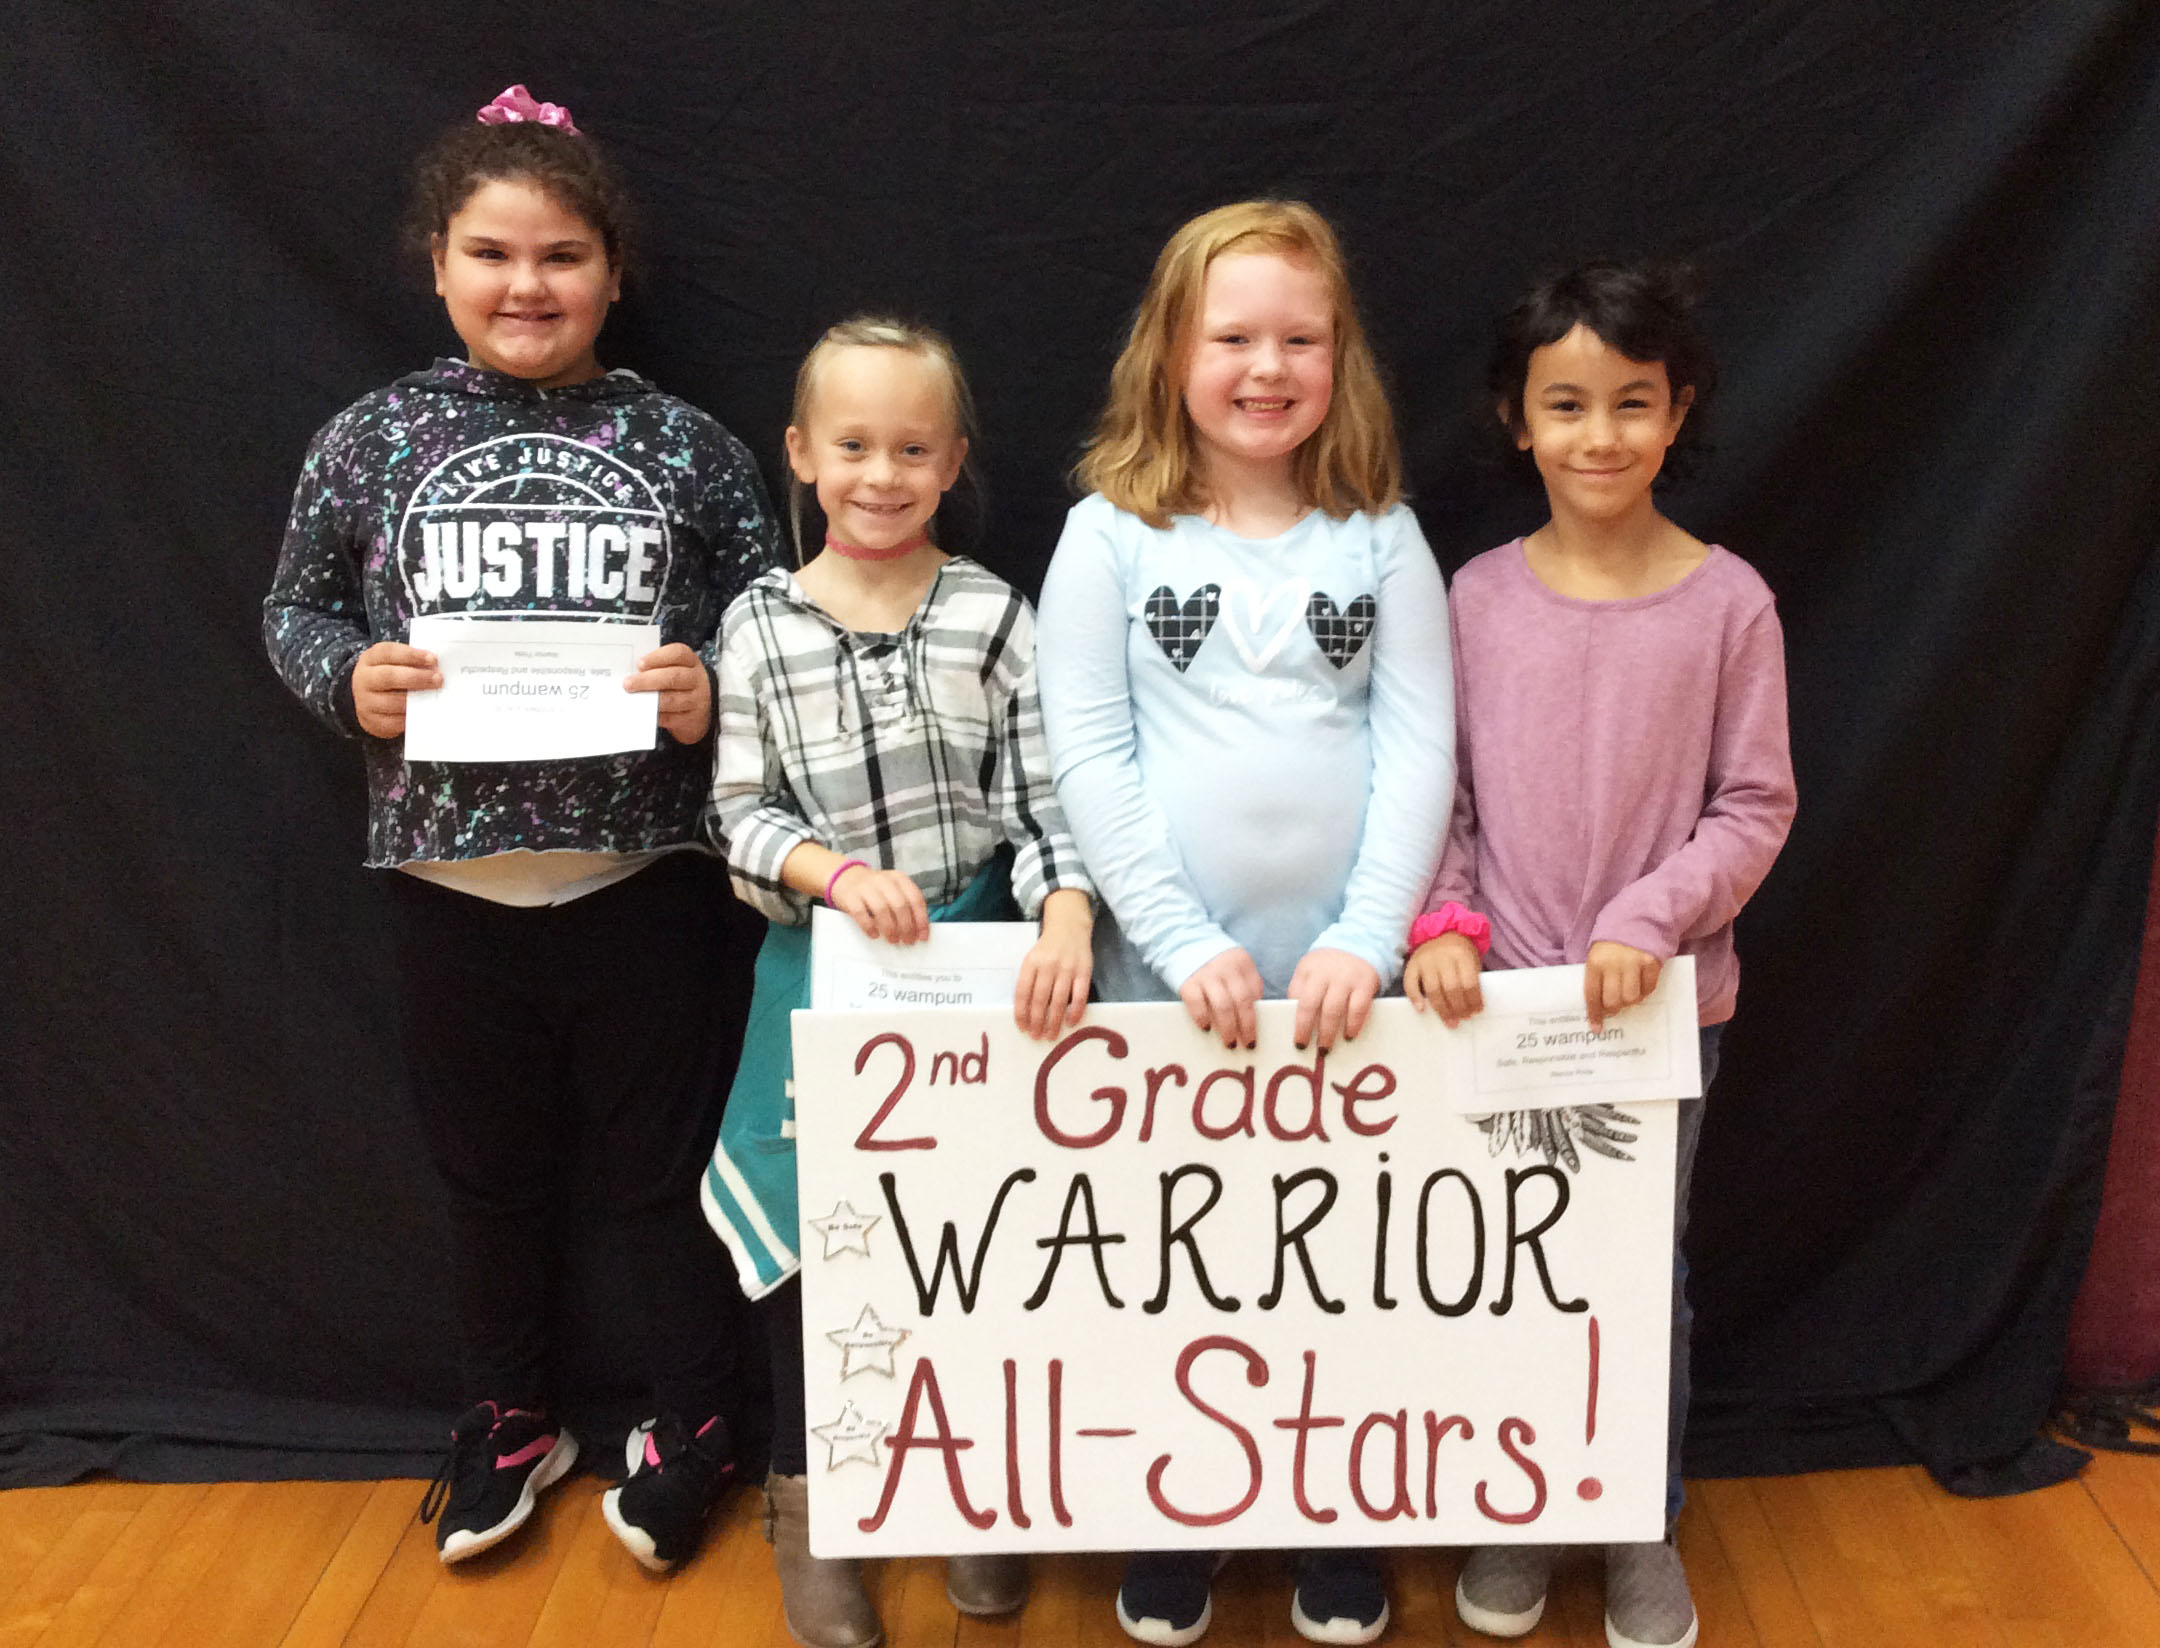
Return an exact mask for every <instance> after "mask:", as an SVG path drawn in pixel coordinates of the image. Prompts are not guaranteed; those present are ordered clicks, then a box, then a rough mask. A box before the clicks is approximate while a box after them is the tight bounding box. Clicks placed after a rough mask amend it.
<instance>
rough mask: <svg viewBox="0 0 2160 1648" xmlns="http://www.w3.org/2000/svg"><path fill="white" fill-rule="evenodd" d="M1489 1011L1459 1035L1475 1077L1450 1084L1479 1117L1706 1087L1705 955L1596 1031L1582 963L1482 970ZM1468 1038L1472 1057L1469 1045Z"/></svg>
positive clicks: (1666, 974)
mask: <svg viewBox="0 0 2160 1648" xmlns="http://www.w3.org/2000/svg"><path fill="white" fill-rule="evenodd" d="M1478 985H1479V987H1480V988H1481V989H1482V990H1483V991H1484V994H1485V1010H1484V1011H1483V1012H1482V1013H1479V1014H1478V1015H1477V1016H1476V1017H1475V1018H1472V1019H1468V1020H1466V1021H1465V1022H1464V1024H1463V1026H1462V1028H1461V1030H1459V1031H1458V1032H1457V1033H1456V1034H1455V1036H1453V1037H1451V1038H1449V1040H1450V1042H1451V1047H1450V1050H1449V1051H1450V1055H1451V1059H1452V1060H1453V1061H1459V1069H1460V1073H1461V1075H1462V1076H1463V1077H1466V1078H1467V1079H1463V1080H1458V1081H1456V1082H1453V1083H1451V1084H1450V1085H1449V1087H1448V1090H1447V1092H1448V1098H1449V1100H1450V1102H1451V1103H1452V1105H1453V1107H1454V1108H1455V1109H1456V1110H1458V1111H1462V1112H1465V1113H1469V1114H1473V1115H1475V1114H1479V1113H1483V1112H1489V1111H1495V1110H1537V1109H1545V1108H1547V1107H1550V1106H1553V1105H1569V1104H1626V1103H1629V1102H1631V1101H1639V1100H1646V1099H1684V1098H1694V1097H1695V1096H1696V1095H1698V1094H1700V1093H1701V1092H1702V1050H1701V1047H1700V1045H1699V1043H1698V1042H1697V1039H1696V1035H1695V958H1694V957H1693V956H1675V957H1674V958H1673V959H1672V960H1671V961H1668V962H1667V963H1666V964H1665V967H1664V970H1663V971H1662V972H1661V973H1659V975H1658V982H1657V988H1656V989H1655V990H1653V991H1652V992H1651V994H1650V999H1649V1000H1648V1001H1645V1002H1640V1003H1638V1004H1637V1005H1635V1006H1633V1007H1630V1008H1628V1009H1627V1010H1626V1011H1624V1012H1620V1013H1608V1014H1606V1015H1605V1022H1604V1024H1603V1025H1602V1026H1601V1027H1600V1028H1598V1029H1596V1030H1592V1029H1591V1028H1590V1018H1589V1015H1588V1014H1587V1013H1585V1012H1584V1011H1583V970H1582V969H1581V968H1580V967H1527V968H1522V969H1519V970H1515V971H1508V970H1500V971H1495V972H1490V973H1485V974H1483V975H1481V976H1480V977H1479V979H1478ZM1465 1041H1467V1042H1468V1044H1469V1045H1468V1057H1467V1058H1464V1056H1463V1051H1464V1049H1463V1043H1464V1042H1465Z"/></svg>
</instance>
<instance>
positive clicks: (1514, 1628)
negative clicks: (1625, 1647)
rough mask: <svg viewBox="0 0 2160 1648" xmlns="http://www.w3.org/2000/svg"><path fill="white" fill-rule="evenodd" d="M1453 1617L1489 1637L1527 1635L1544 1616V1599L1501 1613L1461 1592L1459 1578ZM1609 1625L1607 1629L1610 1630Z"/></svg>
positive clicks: (1461, 1586)
mask: <svg viewBox="0 0 2160 1648" xmlns="http://www.w3.org/2000/svg"><path fill="white" fill-rule="evenodd" d="M1455 1617H1456V1618H1458V1619H1460V1620H1461V1621H1462V1622H1463V1623H1464V1624H1465V1625H1467V1626H1469V1627H1470V1629H1471V1630H1473V1631H1482V1632H1483V1633H1484V1634H1485V1635H1486V1636H1489V1637H1521V1636H1528V1635H1529V1634H1530V1633H1531V1632H1532V1631H1535V1630H1536V1629H1537V1623H1538V1621H1539V1620H1541V1619H1543V1618H1544V1617H1545V1599H1544V1598H1543V1597H1539V1598H1538V1599H1537V1603H1536V1605H1535V1606H1533V1607H1529V1608H1525V1609H1523V1610H1522V1611H1521V1612H1520V1613H1515V1614H1503V1613H1499V1612H1497V1611H1495V1610H1494V1609H1491V1608H1480V1607H1479V1606H1478V1605H1477V1604H1476V1603H1474V1602H1472V1601H1471V1600H1470V1598H1469V1597H1468V1596H1466V1595H1465V1594H1464V1593H1463V1585H1462V1581H1461V1580H1460V1579H1457V1580H1456V1581H1455ZM1610 1629H1611V1628H1610V1626H1608V1627H1607V1630H1608V1631H1610Z"/></svg>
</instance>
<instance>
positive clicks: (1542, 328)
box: [1485, 258, 1717, 488]
mask: <svg viewBox="0 0 2160 1648" xmlns="http://www.w3.org/2000/svg"><path fill="white" fill-rule="evenodd" d="M1695 306H1696V280H1695V271H1694V270H1693V269H1692V268H1691V267H1689V266H1688V265H1686V264H1681V263H1651V262H1643V263H1622V262H1619V261H1616V260H1614V259H1611V258H1597V259H1593V260H1592V261H1591V262H1588V263H1584V264H1579V265H1578V266H1576V267H1575V268H1573V269H1570V270H1568V271H1566V272H1565V273H1564V274H1557V275H1549V276H1547V277H1546V278H1545V279H1543V280H1541V281H1539V282H1538V283H1537V284H1536V285H1535V286H1533V287H1532V288H1531V289H1530V290H1529V292H1528V293H1527V294H1526V295H1525V296H1524V297H1523V299H1522V301H1521V302H1520V303H1518V304H1516V305H1515V307H1514V308H1512V309H1510V310H1509V311H1508V312H1507V313H1506V314H1504V315H1502V316H1501V317H1500V319H1499V320H1498V321H1497V322H1496V323H1495V325H1494V328H1493V351H1492V359H1491V363H1490V364H1489V365H1488V366H1487V368H1486V372H1485V387H1486V392H1487V395H1488V397H1489V398H1488V399H1487V401H1486V422H1485V427H1486V428H1487V429H1492V428H1493V425H1492V422H1491V421H1490V420H1491V417H1492V413H1493V411H1494V410H1496V409H1497V411H1498V412H1499V422H1500V425H1501V427H1500V428H1499V429H1497V430H1494V435H1495V436H1496V437H1497V438H1499V439H1501V440H1503V441H1504V442H1505V459H1504V461H1505V462H1506V464H1507V467H1508V468H1509V469H1510V471H1511V472H1513V473H1514V474H1516V475H1518V476H1519V477H1521V478H1523V479H1526V480H1528V481H1530V482H1532V483H1535V482H1536V480H1537V466H1536V465H1535V464H1534V463H1533V462H1532V461H1531V458H1530V455H1529V454H1528V453H1527V452H1521V451H1518V450H1517V449H1516V447H1515V437H1516V436H1518V435H1520V434H1521V433H1522V430H1523V427H1524V425H1523V405H1522V402H1523V386H1524V384H1525V383H1526V382H1527V381H1528V379H1529V376H1530V357H1531V355H1532V354H1533V353H1535V352H1536V351H1537V350H1539V349H1542V348H1544V347H1545V346H1546V345H1547V344H1549V343H1558V342H1559V341H1560V340H1561V339H1562V338H1564V337H1566V336H1567V335H1568V333H1570V332H1571V331H1573V330H1574V329H1575V328H1576V327H1577V326H1578V325H1580V326H1587V327H1588V328H1589V329H1590V330H1591V331H1593V332H1595V333H1596V334H1597V335H1598V337H1599V338H1600V339H1601V340H1602V341H1603V342H1604V344H1605V346H1606V347H1607V348H1609V349H1614V350H1617V351H1618V352H1619V353H1621V354H1623V355H1625V356H1626V357H1627V358H1628V359H1629V360H1631V361H1645V362H1653V361H1654V362H1656V363H1657V364H1659V365H1661V366H1663V367H1664V368H1665V378H1666V381H1667V382H1668V383H1669V384H1670V385H1671V386H1672V394H1673V398H1674V399H1675V400H1678V399H1679V398H1680V397H1681V396H1682V394H1684V393H1686V392H1688V391H1693V396H1694V398H1693V400H1692V402H1691V403H1690V405H1689V408H1688V415H1687V419H1686V421H1685V422H1684V423H1682V424H1681V426H1680V433H1679V434H1678V435H1677V436H1675V437H1674V439H1673V444H1672V448H1671V450H1670V451H1669V452H1667V453H1666V456H1665V463H1664V465H1663V467H1662V468H1661V469H1660V470H1659V471H1658V477H1657V480H1656V482H1655V483H1653V484H1654V485H1655V486H1657V487H1659V488H1663V487H1665V486H1667V485H1668V484H1670V483H1672V482H1675V481H1683V480H1686V479H1687V478H1688V477H1689V476H1690V475H1692V474H1694V473H1695V471H1696V468H1697V467H1698V465H1699V463H1700V461H1701V459H1702V456H1703V455H1704V453H1705V452H1707V451H1708V445H1707V443H1706V441H1705V440H1704V431H1705V427H1706V426H1705V421H1704V417H1703V414H1704V412H1705V410H1706V409H1707V407H1708V405H1709V402H1710V398H1711V396H1712V395H1713V394H1714V393H1715V391H1716V389H1717V365H1716V363H1715V362H1714V361H1713V360H1712V359H1711V358H1710V344H1709V340H1708V339H1707V338H1705V337H1704V336H1703V333H1702V329H1701V327H1700V326H1699V325H1698V324H1697V322H1696V319H1695Z"/></svg>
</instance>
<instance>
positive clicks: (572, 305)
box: [434, 179, 622, 389]
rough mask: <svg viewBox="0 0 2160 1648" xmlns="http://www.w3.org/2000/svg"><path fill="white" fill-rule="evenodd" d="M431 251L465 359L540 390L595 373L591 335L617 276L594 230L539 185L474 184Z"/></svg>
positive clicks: (617, 290) (618, 287)
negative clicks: (523, 380)
mask: <svg viewBox="0 0 2160 1648" xmlns="http://www.w3.org/2000/svg"><path fill="white" fill-rule="evenodd" d="M434 252H435V291H436V294H437V295H438V296H439V297H441V299H442V300H443V307H444V308H446V309H447V310H448V311H449V312H450V324H451V326H452V327H454V328H455V329H456V331H457V335H458V336H459V338H461V339H462V340H463V341H464V344H465V353H466V359H468V360H469V361H471V362H472V364H473V365H475V366H484V367H487V368H488V369H489V370H490V371H494V372H503V373H507V374H508V375H509V376H511V377H513V378H523V379H525V380H526V381H527V382H529V383H532V384H535V385H537V386H538V387H539V388H542V389H558V388H561V387H562V386H563V385H564V384H570V383H583V382H584V381H585V380H586V379H588V378H596V377H598V376H599V375H600V363H599V361H598V360H597V359H596V358H595V356H594V354H593V340H594V339H595V338H597V337H598V336H599V335H600V324H601V322H602V321H604V320H606V319H607V312H608V305H609V304H611V303H613V302H614V301H615V300H616V299H617V298H618V297H620V296H621V295H622V282H621V278H620V276H619V275H618V273H617V271H616V270H615V269H613V268H612V267H610V265H609V263H608V260H607V253H606V250H605V247H604V246H603V244H602V241H601V238H600V235H599V232H598V231H597V230H595V229H594V228H593V226H592V225H591V224H589V223H587V222H586V221H585V220H584V219H583V218H582V217H580V216H578V215H577V214H576V213H575V212H572V211H570V210H568V209H566V208H565V207H563V206H561V205H560V204H558V203H557V202H556V200H555V198H554V197H553V196H552V195H550V194H548V193H547V191H546V190H544V189H541V188H539V187H538V186H537V185H535V184H532V183H527V182H522V181H518V180H514V179H497V180H496V181H494V182H490V183H483V184H481V185H480V187H479V188H477V189H475V190H474V191H473V192H472V193H471V194H470V195H469V196H467V197H466V200H465V204H464V205H462V206H461V207H459V208H458V209H457V211H456V212H454V213H452V214H451V217H450V222H449V225H448V227H447V229H446V230H445V232H444V233H443V234H442V235H441V236H439V237H438V238H437V240H436V242H435V248H434Z"/></svg>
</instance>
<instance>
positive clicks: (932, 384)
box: [787, 344, 968, 550]
mask: <svg viewBox="0 0 2160 1648" xmlns="http://www.w3.org/2000/svg"><path fill="white" fill-rule="evenodd" d="M967 451H968V443H967V437H966V436H964V435H962V434H961V433H960V430H959V424H958V419H957V416H956V414H955V411H954V406H953V393H952V385H951V383H950V382H948V381H947V379H946V375H945V369H944V367H943V366H941V365H940V364H939V363H938V362H937V361H936V360H935V359H933V358H932V357H930V356H929V355H926V354H921V353H918V352H916V351H915V350H912V349H900V348H888V347H884V346H881V345H880V346H870V345H859V344H841V345H837V346H833V347H829V348H828V349H827V350H826V351H825V352H824V354H823V357H822V358H821V359H820V360H819V361H818V362H817V364H816V367H815V370H814V376H813V378H812V387H811V391H810V402H809V415H808V417H807V418H805V420H804V421H803V422H802V423H800V424H790V425H789V426H788V432H787V452H788V466H789V467H790V468H791V469H793V470H794V472H795V478H796V479H797V480H799V481H801V482H802V483H803V485H805V486H807V487H810V488H812V489H814V490H815V491H816V493H817V501H818V507H819V508H820V509H822V510H824V512H825V526H826V530H827V531H828V532H829V533H830V534H831V535H832V536H833V537H835V538H837V539H839V540H840V541H841V542H842V543H846V544H853V545H855V546H857V547H858V548H862V549H870V550H879V549H892V548H894V547H896V546H898V545H900V544H904V543H906V542H908V541H909V540H910V539H912V538H915V537H918V536H920V535H921V534H922V532H923V531H924V529H925V528H927V527H928V526H929V524H930V517H931V516H933V515H935V514H936V513H937V507H938V502H939V500H940V499H942V498H943V497H944V496H945V493H946V491H947V490H948V489H949V488H950V487H951V486H952V484H953V482H954V481H956V480H958V479H959V478H960V465H961V464H962V463H963V462H964V461H965V460H966V458H967Z"/></svg>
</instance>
